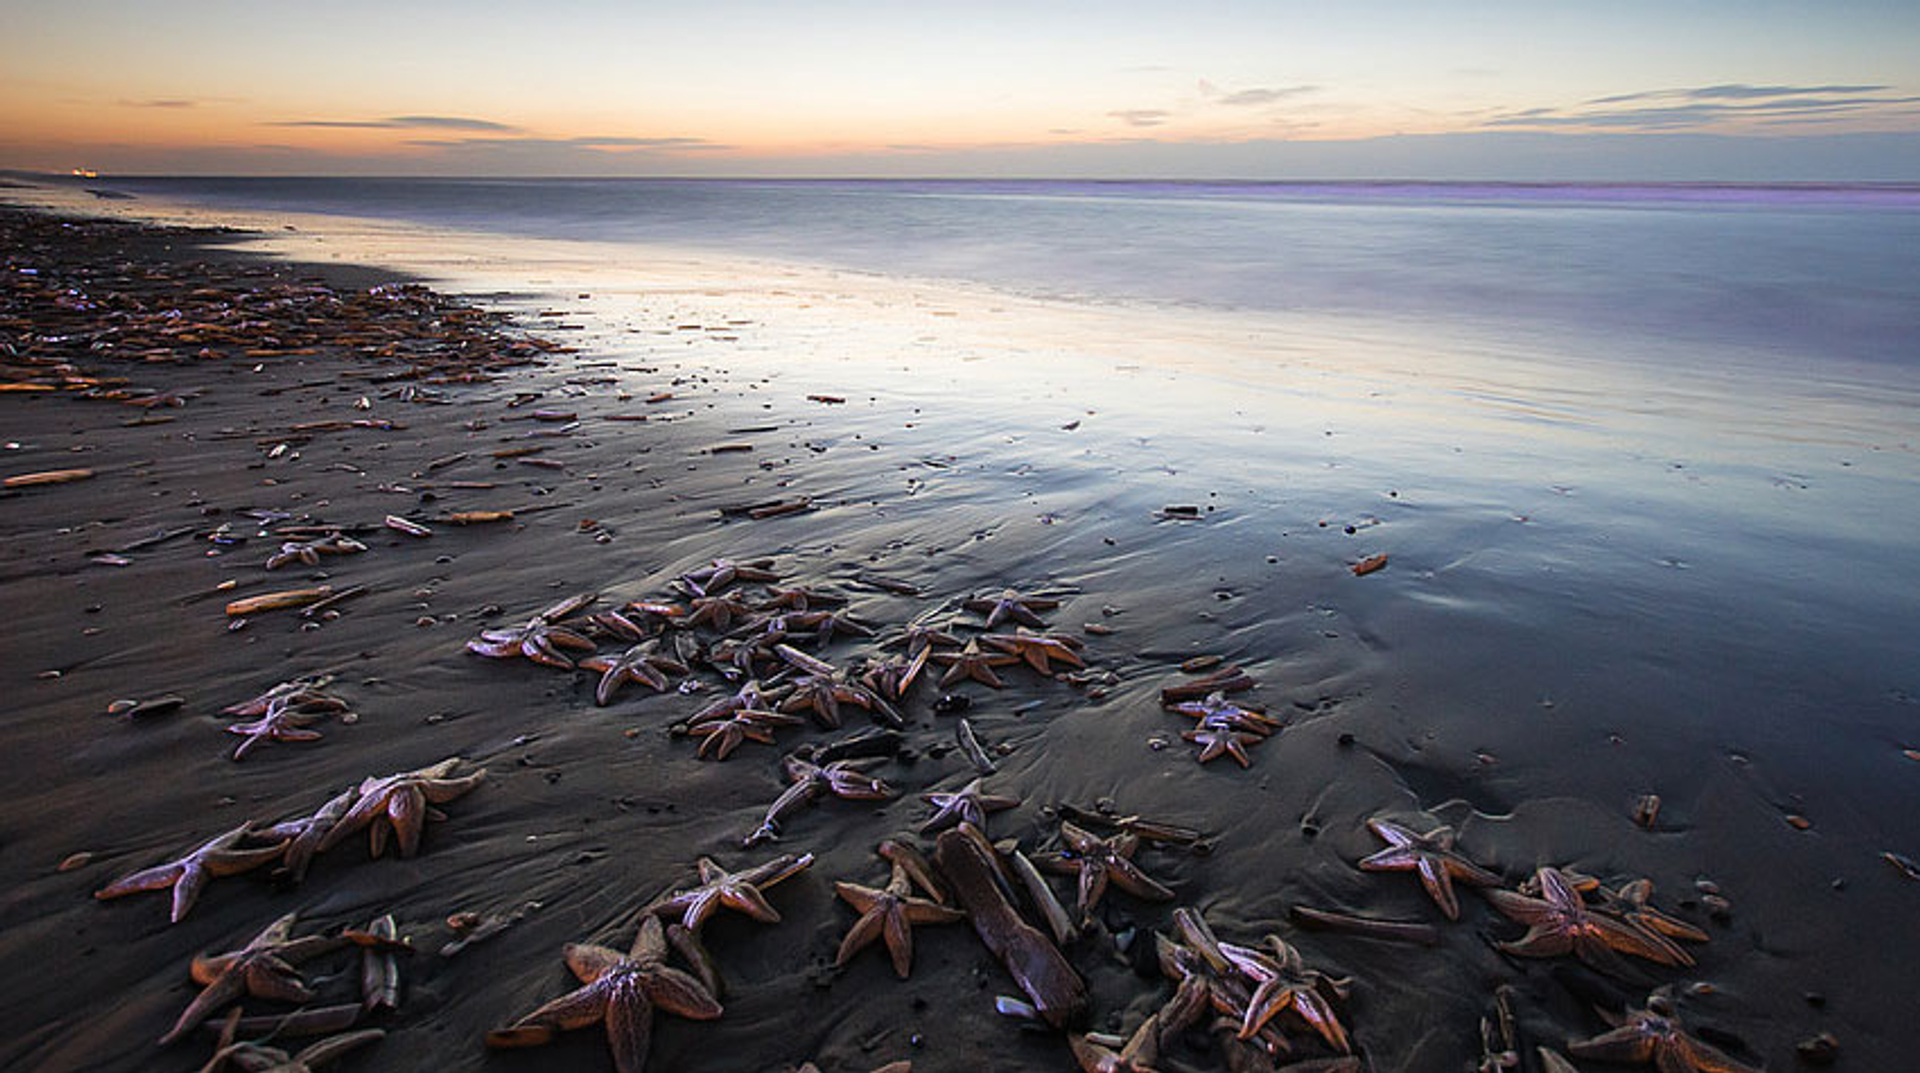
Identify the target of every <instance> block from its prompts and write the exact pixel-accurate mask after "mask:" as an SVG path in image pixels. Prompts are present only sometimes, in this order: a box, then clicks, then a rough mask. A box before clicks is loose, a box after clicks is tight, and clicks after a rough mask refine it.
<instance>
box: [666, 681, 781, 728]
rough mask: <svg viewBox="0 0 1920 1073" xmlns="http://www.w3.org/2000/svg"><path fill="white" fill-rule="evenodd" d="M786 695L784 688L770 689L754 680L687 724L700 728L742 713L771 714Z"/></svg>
mask: <svg viewBox="0 0 1920 1073" xmlns="http://www.w3.org/2000/svg"><path fill="white" fill-rule="evenodd" d="M786 694H787V690H786V688H785V687H784V686H782V687H779V688H775V689H768V688H766V687H765V686H762V685H761V684H760V680H759V679H757V678H756V679H752V680H750V681H748V682H747V683H746V684H745V685H743V686H741V687H740V688H739V689H737V690H735V691H734V692H733V693H732V694H731V695H730V696H725V697H720V698H719V699H717V700H714V701H712V702H711V703H709V704H708V705H707V706H706V707H704V708H701V709H700V710H699V711H697V712H695V713H693V714H692V715H691V716H689V717H688V718H687V724H688V725H689V726H698V725H699V724H701V723H709V722H713V721H714V720H717V719H726V718H729V717H731V716H735V715H738V714H740V713H742V712H770V711H773V710H774V709H775V708H777V707H778V706H779V704H780V699H781V698H782V697H784V696H786Z"/></svg>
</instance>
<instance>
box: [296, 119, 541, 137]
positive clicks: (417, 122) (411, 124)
mask: <svg viewBox="0 0 1920 1073" xmlns="http://www.w3.org/2000/svg"><path fill="white" fill-rule="evenodd" d="M267 125H268V126H270V127H320V128H325V129H330V130H480V131H499V132H501V133H511V132H513V131H517V130H519V129H520V128H518V127H513V126H508V125H507V124H505V123H495V122H493V121H492V120H488V119H469V118H467V117H465V116H446V115H397V116H388V117H387V118H385V119H283V120H280V121H279V122H275V123H269V124H267Z"/></svg>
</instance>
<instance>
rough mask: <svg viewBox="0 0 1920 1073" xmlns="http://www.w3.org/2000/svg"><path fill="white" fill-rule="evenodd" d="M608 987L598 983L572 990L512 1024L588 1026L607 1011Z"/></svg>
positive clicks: (560, 1026) (551, 1026)
mask: <svg viewBox="0 0 1920 1073" xmlns="http://www.w3.org/2000/svg"><path fill="white" fill-rule="evenodd" d="M606 1009H607V989H606V988H605V987H604V986H602V985H601V984H599V983H597V982H596V983H591V984H587V985H586V986H584V987H581V988H577V989H575V990H573V991H569V992H567V993H566V994H564V995H561V996H560V997H559V998H557V999H554V1000H553V1001H551V1002H548V1003H546V1004H545V1005H543V1006H541V1007H540V1008H539V1009H537V1010H534V1011H533V1012H532V1013H530V1014H527V1015H526V1016H525V1017H522V1018H520V1019H519V1020H518V1021H515V1022H514V1023H513V1025H512V1026H511V1027H513V1028H525V1027H527V1026H529V1025H538V1026H541V1027H544V1028H553V1029H560V1030H563V1031H564V1030H566V1029H573V1028H585V1027H586V1026H588V1025H590V1024H592V1023H594V1022H595V1021H598V1020H600V1018H602V1017H604V1016H605V1015H606Z"/></svg>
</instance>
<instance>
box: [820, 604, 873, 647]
mask: <svg viewBox="0 0 1920 1073" xmlns="http://www.w3.org/2000/svg"><path fill="white" fill-rule="evenodd" d="M819 615H820V621H819V622H818V623H816V624H815V625H814V627H813V643H814V647H816V648H825V647H827V646H828V645H830V644H832V643H833V640H834V637H835V636H840V635H843V636H847V637H872V636H873V627H872V626H869V625H867V624H866V623H865V622H862V621H860V620H859V619H857V618H854V617H853V616H852V615H849V614H847V613H846V612H844V611H823V612H819Z"/></svg>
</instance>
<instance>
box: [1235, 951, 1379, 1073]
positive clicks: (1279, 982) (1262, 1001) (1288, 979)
mask: <svg viewBox="0 0 1920 1073" xmlns="http://www.w3.org/2000/svg"><path fill="white" fill-rule="evenodd" d="M1266 946H1267V949H1266V950H1255V949H1249V948H1247V947H1244V946H1236V945H1235V944H1233V943H1221V944H1220V952H1221V953H1223V954H1225V955H1226V957H1227V960H1228V961H1229V962H1231V963H1232V964H1233V967H1234V968H1235V969H1237V970H1239V971H1240V973H1241V975H1243V976H1245V977H1247V979H1249V980H1251V981H1253V984H1254V991H1253V997H1252V998H1251V999H1250V1000H1248V1003H1247V1013H1246V1016H1245V1018H1244V1019H1243V1020H1242V1021H1241V1022H1240V1031H1239V1037H1240V1038H1241V1039H1252V1038H1253V1037H1254V1035H1255V1033H1257V1032H1259V1031H1260V1026H1262V1025H1264V1024H1266V1023H1267V1022H1268V1021H1269V1020H1272V1019H1273V1017H1274V1015H1276V1014H1278V1013H1279V1012H1280V1011H1282V1010H1286V1009H1291V1010H1293V1012H1294V1013H1296V1014H1298V1015H1299V1016H1300V1019H1301V1020H1303V1021H1305V1022H1306V1023H1307V1024H1309V1025H1311V1026H1313V1029H1314V1031H1316V1032H1318V1033H1320V1037H1321V1038H1322V1039H1324V1040H1326V1041H1327V1045H1328V1046H1329V1047H1332V1048H1333V1049H1334V1050H1336V1051H1339V1052H1340V1053H1341V1054H1351V1053H1353V1044H1352V1043H1351V1042H1349V1041H1348V1039H1347V1030H1346V1028H1344V1027H1343V1026H1342V1025H1341V1024H1340V1018H1339V1016H1338V1015H1337V1014H1335V1013H1334V1012H1333V1006H1332V1005H1331V1004H1330V1003H1329V1002H1328V995H1329V994H1331V995H1332V996H1333V997H1336V998H1340V997H1344V996H1345V992H1346V986H1347V982H1346V981H1344V980H1335V979H1332V978H1330V977H1328V976H1326V975H1325V974H1323V973H1321V972H1318V971H1316V970H1313V969H1309V968H1307V967H1306V964H1305V962H1304V961H1302V960H1301V957H1300V952H1299V951H1298V950H1295V949H1294V948H1293V947H1291V946H1288V945H1287V944H1286V943H1284V942H1281V941H1280V939H1279V938H1278V937H1277V936H1273V935H1269V936H1267V938H1266Z"/></svg>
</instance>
